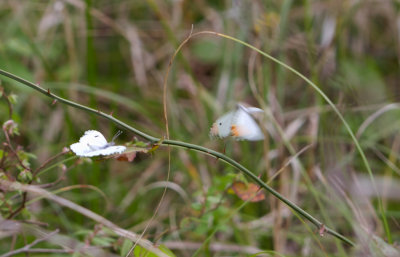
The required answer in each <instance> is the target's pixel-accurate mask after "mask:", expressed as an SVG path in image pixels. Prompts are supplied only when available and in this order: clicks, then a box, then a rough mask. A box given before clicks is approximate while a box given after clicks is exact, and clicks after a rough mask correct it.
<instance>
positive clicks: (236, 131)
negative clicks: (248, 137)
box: [231, 125, 243, 137]
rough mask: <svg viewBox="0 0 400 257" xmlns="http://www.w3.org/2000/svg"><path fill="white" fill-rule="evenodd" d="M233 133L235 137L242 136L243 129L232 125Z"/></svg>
mask: <svg viewBox="0 0 400 257" xmlns="http://www.w3.org/2000/svg"><path fill="white" fill-rule="evenodd" d="M231 135H232V136H233V137H240V136H242V135H243V129H240V127H238V126H236V125H232V126H231Z"/></svg>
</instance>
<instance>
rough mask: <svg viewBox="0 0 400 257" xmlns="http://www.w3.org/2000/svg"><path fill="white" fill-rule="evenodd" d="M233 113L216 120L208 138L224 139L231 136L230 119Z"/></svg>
mask: <svg viewBox="0 0 400 257" xmlns="http://www.w3.org/2000/svg"><path fill="white" fill-rule="evenodd" d="M234 114H235V112H229V113H227V114H225V115H223V116H222V117H221V118H219V119H217V121H216V122H214V124H213V125H212V127H211V130H210V136H212V137H219V138H224V137H227V136H230V135H231V125H232V119H233V116H234Z"/></svg>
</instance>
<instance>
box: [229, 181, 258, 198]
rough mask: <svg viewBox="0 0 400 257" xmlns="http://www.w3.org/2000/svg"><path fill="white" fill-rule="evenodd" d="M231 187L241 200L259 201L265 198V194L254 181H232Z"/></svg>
mask: <svg viewBox="0 0 400 257" xmlns="http://www.w3.org/2000/svg"><path fill="white" fill-rule="evenodd" d="M232 189H233V191H234V192H235V194H236V195H237V196H238V197H239V198H240V199H242V200H243V201H249V202H259V201H262V200H264V199H265V195H264V193H263V192H262V191H260V190H259V189H260V186H258V185H256V184H254V183H247V184H246V183H243V182H241V181H237V182H234V183H233V185H232Z"/></svg>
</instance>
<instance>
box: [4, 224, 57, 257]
mask: <svg viewBox="0 0 400 257" xmlns="http://www.w3.org/2000/svg"><path fill="white" fill-rule="evenodd" d="M58 231H59V230H58V229H56V230H54V231H53V232H51V233H49V234H47V235H45V236H44V237H42V238H38V239H36V240H35V241H33V242H32V243H30V244H27V245H25V246H24V247H22V248H19V249H17V250H14V251H10V252H8V253H5V254H3V255H1V256H0V257H9V256H13V255H16V254H19V253H26V252H29V250H31V248H32V247H33V246H35V245H37V244H39V243H40V242H43V241H46V240H47V239H49V238H50V237H52V236H53V235H55V234H57V233H58Z"/></svg>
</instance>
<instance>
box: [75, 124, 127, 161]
mask: <svg viewBox="0 0 400 257" xmlns="http://www.w3.org/2000/svg"><path fill="white" fill-rule="evenodd" d="M70 148H71V150H72V152H74V153H75V154H76V155H78V156H81V157H94V156H100V155H103V156H105V155H112V154H120V153H122V152H124V151H125V150H126V147H125V146H122V145H114V141H111V142H107V140H106V139H105V137H104V136H103V134H101V133H100V132H99V131H96V130H88V131H86V132H85V134H84V135H83V136H82V137H81V138H80V139H79V142H78V143H75V144H72V145H71V146H70Z"/></svg>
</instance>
